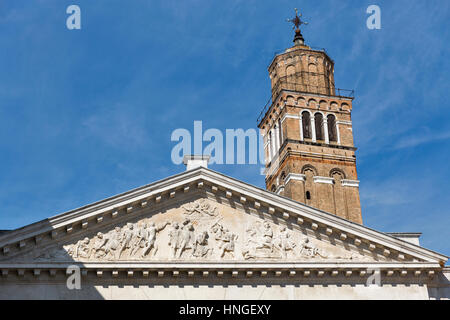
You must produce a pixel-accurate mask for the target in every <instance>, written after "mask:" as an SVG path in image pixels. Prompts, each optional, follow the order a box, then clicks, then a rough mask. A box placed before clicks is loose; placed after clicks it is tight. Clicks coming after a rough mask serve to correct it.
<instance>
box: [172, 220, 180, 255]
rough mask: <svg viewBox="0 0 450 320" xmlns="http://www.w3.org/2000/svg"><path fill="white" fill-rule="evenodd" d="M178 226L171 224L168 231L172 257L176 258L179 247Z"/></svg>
mask: <svg viewBox="0 0 450 320" xmlns="http://www.w3.org/2000/svg"><path fill="white" fill-rule="evenodd" d="M180 232H181V231H180V226H179V224H178V222H173V223H172V227H171V229H170V231H169V246H170V248H171V251H172V257H173V258H176V256H177V251H178V249H179V246H180Z"/></svg>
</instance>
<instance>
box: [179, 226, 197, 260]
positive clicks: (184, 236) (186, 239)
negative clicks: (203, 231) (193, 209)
mask: <svg viewBox="0 0 450 320" xmlns="http://www.w3.org/2000/svg"><path fill="white" fill-rule="evenodd" d="M194 240H195V239H194V226H193V225H192V223H191V221H190V220H189V219H186V220H184V221H183V227H182V228H181V230H180V237H179V246H178V252H177V256H176V257H177V258H180V257H181V255H182V254H183V252H184V250H186V249H192V245H193V242H194Z"/></svg>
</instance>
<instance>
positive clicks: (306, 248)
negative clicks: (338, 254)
mask: <svg viewBox="0 0 450 320" xmlns="http://www.w3.org/2000/svg"><path fill="white" fill-rule="evenodd" d="M299 247H300V255H303V256H306V257H310V258H314V257H316V256H320V257H322V258H327V256H326V255H325V254H324V253H323V252H322V251H321V250H320V249H319V248H317V247H316V246H315V245H314V244H313V243H311V241H310V240H309V238H307V237H306V238H304V239H303V240H301V241H300V246H299Z"/></svg>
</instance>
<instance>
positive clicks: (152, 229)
mask: <svg viewBox="0 0 450 320" xmlns="http://www.w3.org/2000/svg"><path fill="white" fill-rule="evenodd" d="M168 224H169V222H166V223H165V224H164V225H162V226H156V224H155V223H154V222H150V224H149V225H148V226H146V225H144V230H143V234H142V236H143V240H144V248H143V250H142V254H141V258H144V257H145V256H146V255H147V254H148V253H149V252H150V250H152V249H154V250H153V256H154V255H155V254H156V252H157V251H158V246H157V245H156V244H155V241H156V233H158V232H159V231H161V230H163V229H164V228H165V227H166V226H167V225H168Z"/></svg>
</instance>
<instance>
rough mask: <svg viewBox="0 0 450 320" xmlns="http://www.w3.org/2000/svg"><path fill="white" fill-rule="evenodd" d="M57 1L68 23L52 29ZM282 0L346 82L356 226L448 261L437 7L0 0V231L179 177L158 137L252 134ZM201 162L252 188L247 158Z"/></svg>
mask: <svg viewBox="0 0 450 320" xmlns="http://www.w3.org/2000/svg"><path fill="white" fill-rule="evenodd" d="M71 4H77V5H79V6H80V8H81V18H82V29H81V30H68V29H67V28H66V18H67V17H68V15H67V14H66V8H67V7H68V6H69V5H71ZM370 4H377V5H379V6H380V7H381V13H382V21H381V22H382V29H381V30H368V29H367V28H366V19H367V17H368V15H367V14H366V8H367V7H368V6H369V5H370ZM296 6H297V7H299V8H301V11H302V12H303V14H304V18H305V20H306V21H308V22H309V25H308V26H306V27H304V28H303V35H304V37H305V39H306V42H307V44H309V45H311V46H314V47H321V48H326V50H327V52H328V53H329V55H330V56H331V57H332V59H333V60H334V61H335V79H336V86H337V87H340V88H345V89H355V91H356V99H355V101H354V104H353V115H352V118H353V132H354V135H355V144H356V146H357V147H358V151H357V166H358V174H359V179H360V180H361V187H360V192H361V204H362V209H363V219H364V224H365V225H367V226H369V227H371V228H374V229H377V230H380V231H386V232H423V236H422V239H421V243H422V245H423V246H425V247H428V248H430V249H433V250H436V251H439V252H441V253H444V254H447V255H450V241H449V239H450V231H449V229H450V228H449V226H450V206H449V198H450V197H449V191H450V166H449V165H448V163H449V160H448V159H450V114H449V112H448V98H449V92H450V73H449V70H450V65H449V64H450V62H449V50H450V44H449V39H450V34H449V33H450V28H448V21H449V20H450V2H449V1H448V0H442V1H437V0H436V1H419V0H416V1H412V0H395V1H376V2H375V1H358V2H356V1H337V0H336V1H325V0H322V1H311V0H309V1H298V2H295V1H294V2H293V1H253V0H245V1H233V0H229V1H211V0H210V1H206V0H202V1H200V0H196V1H189V0H186V1H171V0H165V1H144V0H133V1H125V0H120V1H119V0H95V1H93V0H71V1H65V0H45V1H44V0H34V1H29V0H14V1H13V0H7V1H1V2H0V152H1V157H0V229H13V228H17V227H21V226H23V225H26V224H29V223H32V222H35V221H38V220H41V219H44V218H47V217H49V216H53V215H55V214H58V213H61V212H64V211H67V210H70V209H73V208H76V207H79V206H82V205H85V204H87V203H91V202H94V201H97V200H100V199H103V198H106V197H109V196H112V195H114V194H117V193H120V192H124V191H127V190H129V189H131V188H135V187H138V186H141V185H144V184H147V183H150V182H153V181H155V180H159V179H163V178H165V177H167V176H169V175H172V174H176V173H179V172H181V171H183V170H184V168H183V167H182V166H177V165H174V164H172V162H171V157H170V154H171V150H172V148H173V147H174V145H175V143H174V142H171V141H170V136H171V133H172V131H173V130H175V129H177V128H186V129H188V130H193V122H194V120H202V121H203V128H204V129H208V128H218V129H220V130H223V132H225V129H227V128H244V129H248V128H256V118H257V116H258V114H259V112H260V111H261V109H262V107H263V106H264V104H265V103H266V101H267V100H268V98H269V95H270V93H269V77H268V74H267V66H268V65H269V63H270V62H271V59H272V58H273V55H274V53H275V52H277V51H280V50H283V49H285V48H287V47H290V46H291V44H292V37H293V32H292V29H291V26H290V25H288V24H287V23H286V22H285V19H286V18H290V17H292V16H293V7H296ZM212 169H213V170H217V171H219V172H222V173H225V174H227V175H230V176H232V177H235V178H238V179H240V180H243V181H246V182H249V183H251V184H254V185H257V186H260V187H263V186H264V178H263V176H261V175H260V174H259V171H260V166H259V165H213V166H212Z"/></svg>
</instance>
